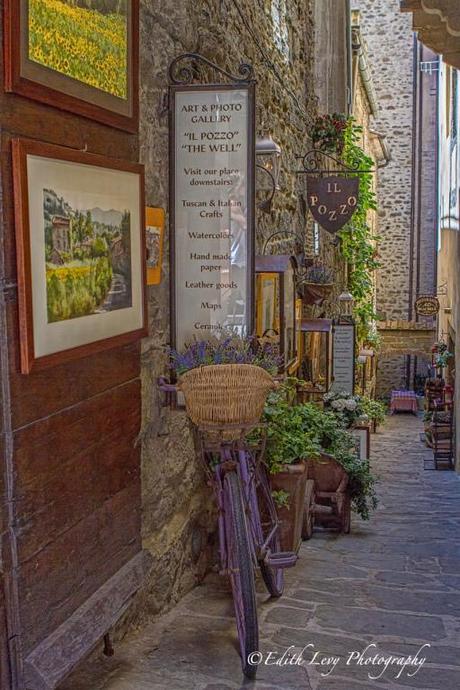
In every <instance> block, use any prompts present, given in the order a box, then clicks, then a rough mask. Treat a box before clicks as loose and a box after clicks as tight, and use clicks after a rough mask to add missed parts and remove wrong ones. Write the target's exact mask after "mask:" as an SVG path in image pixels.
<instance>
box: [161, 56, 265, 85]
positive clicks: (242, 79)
mask: <svg viewBox="0 0 460 690" xmlns="http://www.w3.org/2000/svg"><path fill="white" fill-rule="evenodd" d="M203 68H208V69H211V70H212V71H214V72H215V73H216V74H219V75H221V77H222V76H223V77H225V79H227V80H228V82H229V83H230V84H234V85H235V84H248V83H251V82H255V77H254V69H253V67H252V65H249V64H248V63H246V62H242V63H241V64H240V66H239V67H238V75H235V74H231V72H227V70H225V69H223V67H219V65H216V64H215V63H214V62H211V60H208V58H205V57H204V55H200V53H182V55H178V57H176V58H174V60H173V61H172V62H171V64H170V65H169V81H170V83H171V84H173V85H175V86H190V85H191V84H193V83H194V82H196V83H207V82H206V81H205V80H202V79H201V77H202V72H201V70H202V69H203Z"/></svg>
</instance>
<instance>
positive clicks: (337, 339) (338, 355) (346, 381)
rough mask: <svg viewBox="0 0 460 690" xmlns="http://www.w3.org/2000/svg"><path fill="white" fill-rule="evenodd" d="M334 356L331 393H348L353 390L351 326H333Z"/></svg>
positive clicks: (352, 327) (353, 337) (353, 328)
mask: <svg viewBox="0 0 460 690" xmlns="http://www.w3.org/2000/svg"><path fill="white" fill-rule="evenodd" d="M333 333H334V356H333V368H332V375H333V377H334V379H333V381H332V386H331V391H333V392H334V393H349V394H350V395H353V393H354V389H355V327H354V326H353V325H352V324H336V325H335V326H334V330H333Z"/></svg>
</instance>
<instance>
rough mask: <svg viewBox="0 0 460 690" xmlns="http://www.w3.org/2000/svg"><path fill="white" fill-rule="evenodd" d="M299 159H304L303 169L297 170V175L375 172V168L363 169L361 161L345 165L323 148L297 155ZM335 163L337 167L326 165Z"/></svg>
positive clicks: (363, 173)
mask: <svg viewBox="0 0 460 690" xmlns="http://www.w3.org/2000/svg"><path fill="white" fill-rule="evenodd" d="M296 158H297V160H300V161H302V169H301V170H296V171H295V172H296V174H297V175H321V176H322V175H350V174H353V175H365V174H367V173H373V172H374V170H372V169H366V170H363V169H361V168H360V167H359V161H356V162H354V163H352V164H351V165H345V163H344V162H343V161H341V160H340V159H339V158H336V157H335V156H333V155H332V154H330V153H327V152H326V151H321V149H310V150H309V151H307V153H305V154H304V155H303V156H296ZM331 162H333V163H335V165H336V166H337V167H336V168H335V167H334V168H330V167H326V166H329V165H330V164H331Z"/></svg>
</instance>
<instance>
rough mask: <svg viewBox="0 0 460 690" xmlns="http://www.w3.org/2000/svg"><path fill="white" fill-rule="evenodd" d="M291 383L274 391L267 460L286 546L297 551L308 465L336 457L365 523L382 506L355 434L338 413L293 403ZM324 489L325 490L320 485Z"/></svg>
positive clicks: (269, 413)
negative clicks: (355, 441) (356, 446)
mask: <svg viewBox="0 0 460 690" xmlns="http://www.w3.org/2000/svg"><path fill="white" fill-rule="evenodd" d="M294 384H295V379H293V378H292V379H289V380H288V382H287V383H285V384H283V385H281V386H280V388H279V389H277V390H276V391H274V392H272V393H270V395H269V396H268V399H267V403H266V405H265V411H264V416H263V420H264V422H265V423H266V427H267V431H266V433H267V448H266V462H267V465H268V468H269V471H270V474H271V485H272V488H273V492H274V497H275V500H276V502H277V504H278V515H279V518H280V521H281V541H282V548H283V549H286V550H293V549H296V548H297V547H298V545H299V539H300V536H301V532H302V521H303V512H304V505H303V504H304V501H305V493H306V486H307V480H308V477H309V474H308V466H309V465H311V463H318V462H319V463H327V462H328V460H329V459H330V458H331V457H332V458H333V459H334V460H335V461H336V462H337V463H339V464H340V465H341V467H342V468H343V469H344V470H345V472H346V473H347V474H348V486H347V496H348V501H349V502H351V507H352V510H354V511H355V512H356V513H357V514H358V515H360V517H361V518H362V519H363V520H367V519H368V518H369V515H370V512H371V510H373V509H374V508H375V507H376V505H377V499H376V495H375V478H374V477H373V475H372V473H371V469H370V463H369V461H368V460H360V459H359V458H358V456H357V453H356V448H355V443H354V440H353V438H352V436H351V435H350V434H349V433H348V432H347V431H346V429H345V428H344V424H343V422H342V421H341V420H340V419H339V418H338V417H337V415H336V414H335V413H333V412H327V411H324V410H321V409H320V408H319V407H318V406H317V405H314V404H312V403H305V404H300V405H293V404H291V400H292V396H291V390H292V386H293V385H294ZM317 488H318V490H319V491H321V490H322V488H323V487H321V486H318V487H317Z"/></svg>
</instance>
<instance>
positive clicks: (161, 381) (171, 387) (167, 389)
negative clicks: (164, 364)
mask: <svg viewBox="0 0 460 690" xmlns="http://www.w3.org/2000/svg"><path fill="white" fill-rule="evenodd" d="M157 383H158V388H159V389H160V391H163V392H164V393H177V386H176V385H175V384H174V383H168V381H167V380H166V378H165V377H164V376H160V377H159V378H158V380H157Z"/></svg>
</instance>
